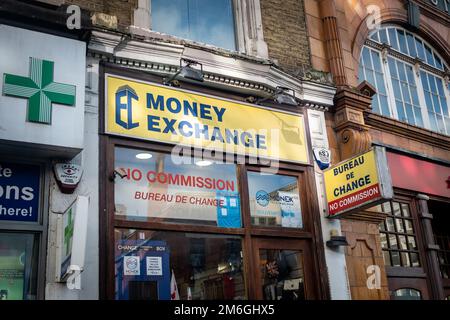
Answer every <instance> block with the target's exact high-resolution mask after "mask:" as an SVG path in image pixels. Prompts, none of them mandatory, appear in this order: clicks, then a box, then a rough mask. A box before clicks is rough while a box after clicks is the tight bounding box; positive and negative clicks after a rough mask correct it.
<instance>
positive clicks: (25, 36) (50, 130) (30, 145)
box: [0, 23, 86, 300]
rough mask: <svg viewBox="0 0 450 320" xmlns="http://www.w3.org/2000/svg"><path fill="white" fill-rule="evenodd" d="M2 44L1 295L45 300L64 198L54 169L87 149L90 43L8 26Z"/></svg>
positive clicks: (1, 30)
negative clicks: (55, 222) (85, 106)
mask: <svg viewBox="0 0 450 320" xmlns="http://www.w3.org/2000/svg"><path fill="white" fill-rule="evenodd" d="M0 43H1V44H2V45H1V46H0V58H1V59H0V92H1V95H0V128H1V130H0V300H35V299H44V298H45V288H46V284H47V283H46V281H52V280H53V274H52V273H50V272H48V271H49V270H50V269H51V268H52V267H54V265H55V261H54V259H53V256H52V253H53V252H54V250H55V248H54V242H52V241H48V239H49V234H51V231H50V232H49V226H52V218H54V217H55V216H56V215H55V214H54V212H55V211H57V206H56V205H55V204H58V203H64V200H65V197H64V196H62V195H61V194H58V192H57V190H55V189H57V187H56V182H55V181H54V180H52V179H53V178H52V176H53V172H52V171H53V168H52V166H53V164H54V163H56V162H65V161H70V160H71V159H72V158H73V157H74V156H76V155H77V154H79V153H80V152H81V150H82V149H83V124H84V109H83V101H84V92H83V90H81V88H84V83H85V78H84V75H85V72H84V70H85V60H86V58H85V54H84V53H85V50H86V45H85V43H84V42H82V41H78V40H74V39H69V38H66V37H64V36H54V35H51V34H48V33H45V32H37V31H31V30H29V29H25V28H18V27H13V26H10V25H7V24H3V23H2V24H0ZM52 182H53V183H52ZM52 191H53V194H52ZM55 191H56V192H55ZM51 194H52V197H51V196H50V195H51ZM63 208H64V209H65V207H63ZM52 211H53V212H52ZM50 229H51V230H53V231H55V228H51V227H50Z"/></svg>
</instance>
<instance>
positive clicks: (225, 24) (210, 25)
mask: <svg viewBox="0 0 450 320" xmlns="http://www.w3.org/2000/svg"><path fill="white" fill-rule="evenodd" d="M151 24H152V29H153V30H155V31H159V32H162V33H166V34H170V35H174V36H177V37H180V38H183V39H189V40H193V41H198V42H202V43H207V44H212V45H215V46H217V47H221V48H225V49H229V50H236V37H235V24H234V9H233V1H232V0H214V1H210V0H171V1H166V0H151Z"/></svg>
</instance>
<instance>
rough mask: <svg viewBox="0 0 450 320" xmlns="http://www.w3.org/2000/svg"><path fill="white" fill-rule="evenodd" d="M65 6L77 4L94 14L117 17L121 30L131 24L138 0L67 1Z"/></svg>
mask: <svg viewBox="0 0 450 320" xmlns="http://www.w3.org/2000/svg"><path fill="white" fill-rule="evenodd" d="M64 3H65V4H76V5H79V6H80V7H81V8H83V9H86V10H89V11H91V12H92V13H94V12H101V13H106V14H109V15H113V16H116V17H117V22H118V25H119V27H120V28H122V29H123V28H125V27H128V26H129V25H130V24H131V18H132V16H133V11H134V8H136V7H137V0H66V1H65V2H64Z"/></svg>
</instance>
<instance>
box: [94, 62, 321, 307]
mask: <svg viewBox="0 0 450 320" xmlns="http://www.w3.org/2000/svg"><path fill="white" fill-rule="evenodd" d="M100 79H101V84H102V88H101V90H100V91H101V92H102V97H103V101H102V102H101V103H100V105H101V106H103V108H102V111H101V116H100V119H101V120H100V128H101V129H100V130H101V133H102V136H101V151H100V152H101V159H100V165H101V168H100V172H101V175H100V176H101V182H100V186H101V190H100V194H101V195H104V196H103V197H102V198H101V199H100V212H104V213H105V214H104V215H103V216H101V217H100V219H101V221H100V249H101V253H100V257H101V259H100V260H101V267H100V276H103V278H101V283H100V287H101V288H100V290H101V294H102V295H103V297H104V298H108V299H151V300H174V299H182V300H191V299H192V300H201V299H235V300H244V299H266V300H280V299H283V300H304V299H320V298H322V299H323V298H326V296H327V293H326V292H327V290H328V289H327V285H326V281H324V279H323V275H324V266H323V265H322V264H321V262H320V261H321V259H319V258H318V257H319V255H320V252H321V251H320V250H318V246H319V245H320V244H321V240H320V239H321V234H320V232H321V231H320V216H319V209H318V204H317V195H316V187H315V183H314V169H313V166H312V160H311V159H312V157H311V154H310V151H309V150H310V147H309V142H308V141H309V134H307V132H308V130H307V121H306V120H307V119H306V113H304V112H303V110H302V109H301V108H300V107H298V108H294V107H292V106H291V107H287V106H284V105H276V104H267V105H264V106H260V105H255V104H249V103H246V102H245V97H244V96H242V95H240V94H239V93H237V92H232V91H227V90H219V89H212V88H207V87H206V86H202V85H197V84H194V83H185V82H183V83H182V84H181V86H180V87H172V86H167V85H163V84H162V83H163V78H162V77H158V76H153V75H149V74H148V73H144V72H138V71H131V70H125V69H123V68H118V67H114V66H110V65H104V66H103V71H102V72H101V77H100ZM322 260H323V259H322Z"/></svg>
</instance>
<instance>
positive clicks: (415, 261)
mask: <svg viewBox="0 0 450 320" xmlns="http://www.w3.org/2000/svg"><path fill="white" fill-rule="evenodd" d="M411 265H412V266H413V267H420V262H419V254H417V253H411Z"/></svg>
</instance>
